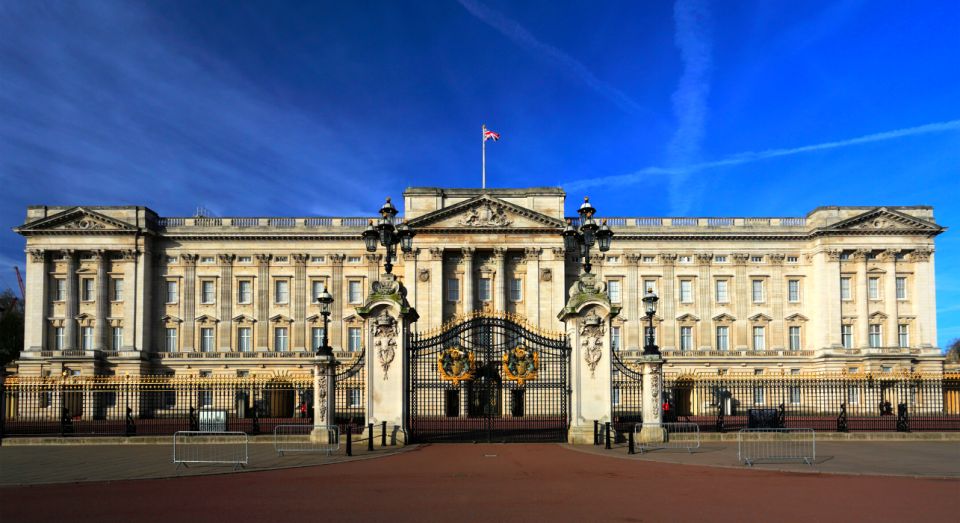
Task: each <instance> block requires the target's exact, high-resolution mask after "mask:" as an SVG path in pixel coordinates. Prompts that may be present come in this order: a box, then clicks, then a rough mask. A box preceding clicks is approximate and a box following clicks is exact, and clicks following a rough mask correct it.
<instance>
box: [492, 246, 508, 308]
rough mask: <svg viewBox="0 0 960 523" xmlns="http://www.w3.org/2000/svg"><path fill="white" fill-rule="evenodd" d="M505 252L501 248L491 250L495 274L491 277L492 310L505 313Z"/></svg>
mask: <svg viewBox="0 0 960 523" xmlns="http://www.w3.org/2000/svg"><path fill="white" fill-rule="evenodd" d="M506 257H507V250H506V249H504V248H503V247H494V248H493V260H494V263H495V264H496V271H497V273H496V274H495V275H494V277H493V283H494V285H493V310H495V311H506V310H507V307H506V298H507V295H506V278H507V267H506V266H507V264H506V262H505V261H506Z"/></svg>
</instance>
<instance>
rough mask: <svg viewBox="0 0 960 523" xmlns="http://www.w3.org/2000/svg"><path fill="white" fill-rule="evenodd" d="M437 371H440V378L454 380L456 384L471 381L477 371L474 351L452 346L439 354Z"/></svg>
mask: <svg viewBox="0 0 960 523" xmlns="http://www.w3.org/2000/svg"><path fill="white" fill-rule="evenodd" d="M437 371H439V372H440V379H442V380H443V381H452V382H453V384H454V385H456V386H459V385H460V382H461V381H470V380H472V379H473V374H474V372H476V365H474V356H473V353H472V352H469V351H465V350H461V349H458V348H456V347H450V348H448V349H446V350H444V351H443V352H441V353H440V355H439V356H437Z"/></svg>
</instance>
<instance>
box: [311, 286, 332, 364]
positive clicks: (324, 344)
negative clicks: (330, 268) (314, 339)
mask: <svg viewBox="0 0 960 523" xmlns="http://www.w3.org/2000/svg"><path fill="white" fill-rule="evenodd" d="M317 302H318V303H320V315H321V316H323V337H321V338H320V346H319V347H314V349H313V351H314V353H316V355H317V356H333V348H332V347H330V339H329V337H328V336H327V327H328V325H329V323H330V304H332V303H333V296H331V295H330V293H329V292H327V289H323V292H321V293H320V294H319V295H318V296H317Z"/></svg>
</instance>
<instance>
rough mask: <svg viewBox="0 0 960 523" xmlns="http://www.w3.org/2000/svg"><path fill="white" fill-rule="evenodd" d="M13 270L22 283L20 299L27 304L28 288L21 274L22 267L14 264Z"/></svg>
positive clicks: (20, 283) (19, 282)
mask: <svg viewBox="0 0 960 523" xmlns="http://www.w3.org/2000/svg"><path fill="white" fill-rule="evenodd" d="M13 271H14V272H16V273H17V283H18V284H19V285H20V301H21V302H23V303H24V304H25V303H27V290H26V288H24V286H23V276H20V267H17V266H16V265H14V266H13ZM14 305H16V302H14Z"/></svg>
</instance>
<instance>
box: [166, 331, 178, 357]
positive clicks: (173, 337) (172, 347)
mask: <svg viewBox="0 0 960 523" xmlns="http://www.w3.org/2000/svg"><path fill="white" fill-rule="evenodd" d="M164 348H165V349H166V350H167V352H177V348H178V345H177V329H176V328H169V327H168V328H167V330H166V334H165V336H164Z"/></svg>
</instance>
